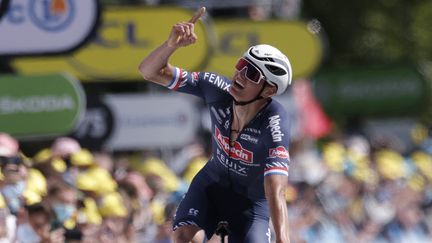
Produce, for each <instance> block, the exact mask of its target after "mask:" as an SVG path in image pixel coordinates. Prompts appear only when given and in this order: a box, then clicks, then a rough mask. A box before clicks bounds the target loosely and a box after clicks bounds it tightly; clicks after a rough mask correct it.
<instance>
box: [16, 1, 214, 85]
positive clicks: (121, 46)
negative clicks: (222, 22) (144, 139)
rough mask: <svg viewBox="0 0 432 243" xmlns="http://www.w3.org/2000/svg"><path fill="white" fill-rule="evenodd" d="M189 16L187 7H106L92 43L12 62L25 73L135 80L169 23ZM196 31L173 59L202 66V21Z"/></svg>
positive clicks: (191, 66) (206, 45)
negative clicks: (192, 40) (68, 51)
mask: <svg viewBox="0 0 432 243" xmlns="http://www.w3.org/2000/svg"><path fill="white" fill-rule="evenodd" d="M192 16H193V12H192V11H188V10H185V9H181V8H174V7H172V8H171V7H170V8H168V7H167V8H165V7H160V8H147V7H133V8H132V7H107V8H106V9H104V12H103V16H102V19H103V20H102V25H101V27H100V29H99V31H98V33H97V36H96V38H95V39H93V41H92V42H91V44H89V45H87V46H86V47H83V48H81V49H80V50H79V51H77V52H75V53H73V54H72V55H68V56H60V57H44V58H20V59H16V60H14V61H13V62H12V63H11V65H12V66H13V68H14V69H16V70H17V71H18V72H20V73H25V74H37V73H49V72H58V71H67V72H70V73H72V74H73V75H75V76H76V77H78V78H79V79H80V80H82V81H103V80H113V81H121V80H139V79H141V76H140V75H139V72H138V65H139V63H140V61H141V60H142V59H143V58H144V57H145V56H146V55H147V54H149V52H150V51H152V50H153V49H155V48H156V47H158V46H159V45H160V44H162V43H163V41H165V40H166V39H167V38H168V35H169V33H170V31H171V27H172V25H173V24H175V23H177V22H180V21H187V20H189V19H190V18H191V17H192ZM195 31H196V33H197V35H198V36H199V40H198V41H197V43H196V44H195V45H192V46H189V47H186V48H181V49H179V50H178V51H177V52H176V53H175V54H174V55H173V57H172V58H171V62H172V63H174V64H176V65H178V66H181V67H183V68H186V69H189V70H195V69H199V68H201V67H203V66H204V65H205V64H206V62H207V59H208V53H209V52H208V50H209V49H210V48H211V47H210V46H209V43H210V42H209V41H208V40H207V34H206V32H205V28H204V24H203V23H202V21H198V22H197V24H196V26H195Z"/></svg>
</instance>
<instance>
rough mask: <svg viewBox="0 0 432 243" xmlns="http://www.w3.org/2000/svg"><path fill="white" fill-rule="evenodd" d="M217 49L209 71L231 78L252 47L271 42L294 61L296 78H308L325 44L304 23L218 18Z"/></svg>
mask: <svg viewBox="0 0 432 243" xmlns="http://www.w3.org/2000/svg"><path fill="white" fill-rule="evenodd" d="M214 28H215V32H216V34H217V40H218V43H217V50H216V52H215V53H214V54H213V55H212V57H211V59H210V63H209V65H208V66H207V68H206V70H207V71H211V72H216V73H219V74H221V75H224V76H227V77H229V78H231V77H232V76H233V74H234V70H235V69H234V66H235V64H236V62H237V61H238V58H239V57H240V56H241V55H243V53H244V52H245V51H246V50H247V49H248V48H249V47H250V46H251V45H256V44H269V45H273V46H275V47H277V48H278V49H279V50H281V51H282V52H283V53H284V54H285V55H287V56H288V58H289V59H290V61H291V65H292V68H293V78H294V79H298V78H307V77H309V76H311V75H312V74H313V73H314V71H316V69H317V68H318V66H319V65H320V62H321V59H322V53H323V50H322V45H321V40H320V39H319V37H318V36H317V35H315V34H313V33H311V32H310V31H309V30H308V28H307V24H306V23H304V22H287V21H265V22H252V21H250V20H219V21H215V26H214Z"/></svg>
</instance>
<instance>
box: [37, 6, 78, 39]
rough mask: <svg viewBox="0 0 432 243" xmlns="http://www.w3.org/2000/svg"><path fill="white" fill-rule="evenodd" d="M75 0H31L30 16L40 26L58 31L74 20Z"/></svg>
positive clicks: (47, 29)
mask: <svg viewBox="0 0 432 243" xmlns="http://www.w3.org/2000/svg"><path fill="white" fill-rule="evenodd" d="M74 2H75V0H31V1H30V17H31V19H32V21H33V23H35V24H36V25H37V26H38V27H39V28H41V29H43V30H46V31H51V32H57V31H62V30H64V29H66V28H67V27H68V26H69V25H70V23H71V22H72V20H73V17H74V14H75V11H74Z"/></svg>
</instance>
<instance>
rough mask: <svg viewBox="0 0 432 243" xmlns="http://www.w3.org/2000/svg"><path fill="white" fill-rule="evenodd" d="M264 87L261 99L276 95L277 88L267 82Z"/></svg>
mask: <svg viewBox="0 0 432 243" xmlns="http://www.w3.org/2000/svg"><path fill="white" fill-rule="evenodd" d="M264 85H265V86H266V87H265V88H264V90H263V91H262V93H261V96H262V97H263V98H268V97H272V96H273V95H275V94H276V93H277V87H276V86H273V85H270V84H268V83H267V82H265V83H264Z"/></svg>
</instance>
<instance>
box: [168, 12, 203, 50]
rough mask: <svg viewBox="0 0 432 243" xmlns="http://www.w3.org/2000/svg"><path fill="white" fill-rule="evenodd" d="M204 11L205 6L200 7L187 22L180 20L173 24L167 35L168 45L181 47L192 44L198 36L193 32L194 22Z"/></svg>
mask: <svg viewBox="0 0 432 243" xmlns="http://www.w3.org/2000/svg"><path fill="white" fill-rule="evenodd" d="M204 13H205V7H201V8H200V9H198V11H197V12H196V13H195V15H194V16H193V17H192V18H191V19H190V20H189V21H188V22H180V23H177V24H176V25H174V26H173V28H172V30H171V33H170V35H169V37H168V45H169V46H170V47H176V48H178V47H182V46H188V45H190V44H193V43H195V42H196V41H197V39H198V37H197V35H196V34H195V30H194V27H195V22H196V21H197V20H198V19H199V18H201V16H203V15H204Z"/></svg>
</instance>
